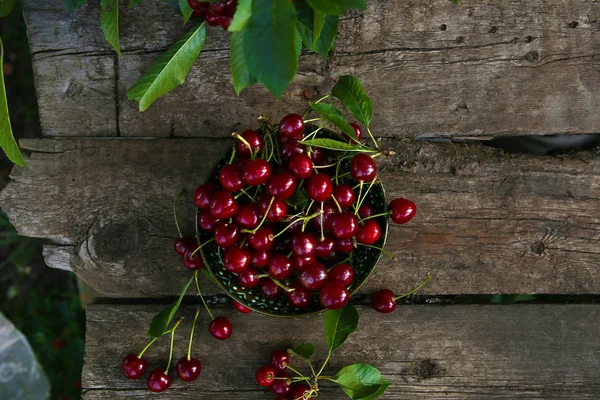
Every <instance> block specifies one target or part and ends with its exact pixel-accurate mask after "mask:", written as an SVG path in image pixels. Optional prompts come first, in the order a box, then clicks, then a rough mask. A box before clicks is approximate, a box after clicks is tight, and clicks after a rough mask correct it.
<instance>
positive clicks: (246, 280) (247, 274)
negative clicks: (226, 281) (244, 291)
mask: <svg viewBox="0 0 600 400" xmlns="http://www.w3.org/2000/svg"><path fill="white" fill-rule="evenodd" d="M258 275H259V272H258V270H256V269H255V268H248V269H246V270H245V271H242V272H240V273H239V275H238V282H239V284H240V285H241V286H243V287H245V288H253V287H257V286H258V284H259V283H260V278H259V277H258Z"/></svg>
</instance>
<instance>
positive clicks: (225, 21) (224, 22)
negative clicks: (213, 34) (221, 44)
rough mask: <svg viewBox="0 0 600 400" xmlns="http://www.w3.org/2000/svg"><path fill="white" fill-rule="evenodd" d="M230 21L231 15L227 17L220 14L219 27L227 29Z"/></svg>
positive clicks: (231, 19)
mask: <svg viewBox="0 0 600 400" xmlns="http://www.w3.org/2000/svg"><path fill="white" fill-rule="evenodd" d="M231 21H233V18H232V17H228V16H224V15H223V16H221V28H223V29H224V30H227V29H229V26H230V25H231Z"/></svg>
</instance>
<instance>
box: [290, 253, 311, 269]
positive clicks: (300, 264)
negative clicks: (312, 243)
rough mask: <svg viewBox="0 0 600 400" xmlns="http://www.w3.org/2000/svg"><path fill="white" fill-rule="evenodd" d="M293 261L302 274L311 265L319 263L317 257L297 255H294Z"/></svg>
mask: <svg viewBox="0 0 600 400" xmlns="http://www.w3.org/2000/svg"><path fill="white" fill-rule="evenodd" d="M292 261H293V262H294V265H295V266H296V269H297V270H298V271H300V272H302V271H304V269H305V268H306V267H308V266H309V265H311V264H314V263H315V262H316V261H317V259H316V258H315V256H309V257H298V256H297V255H294V256H293V257H292Z"/></svg>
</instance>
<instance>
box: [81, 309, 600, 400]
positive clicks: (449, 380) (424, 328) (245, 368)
mask: <svg viewBox="0 0 600 400" xmlns="http://www.w3.org/2000/svg"><path fill="white" fill-rule="evenodd" d="M160 309H161V307H159V306H152V305H146V306H134V305H131V306H109V305H95V306H91V307H90V308H88V311H87V333H86V351H85V353H86V359H85V365H84V370H83V391H84V394H83V398H84V399H86V400H92V399H94V400H95V399H109V398H113V399H114V398H119V399H120V398H136V399H144V398H149V397H150V393H149V391H148V390H147V389H145V381H144V379H142V380H140V381H130V380H128V379H126V378H125V377H123V376H122V374H121V372H120V360H121V359H122V357H123V356H124V355H125V354H127V353H128V352H138V351H139V350H140V349H141V348H143V346H144V345H145V343H146V342H147V338H145V337H144V335H145V331H146V329H147V326H148V324H149V322H150V320H151V318H152V316H153V315H154V313H156V312H158V311H159V310H160ZM359 309H360V314H361V321H360V324H359V328H358V330H357V332H356V333H354V334H353V335H351V336H350V338H349V339H348V341H347V342H346V344H345V345H344V346H342V347H341V348H340V349H339V350H338V352H337V353H335V355H334V356H333V357H332V360H331V364H330V366H329V367H327V368H326V369H325V374H327V375H332V374H335V372H337V370H338V369H340V368H341V367H343V366H345V365H349V364H353V363H356V362H366V363H370V364H372V365H374V366H376V367H377V368H379V369H380V370H381V372H382V373H383V375H384V376H385V377H386V378H387V379H388V380H390V381H391V382H392V386H391V387H390V389H389V390H388V392H387V393H386V394H385V395H384V396H382V397H381V399H407V398H410V399H442V398H443V399H457V400H458V399H460V400H463V399H492V398H493V399H593V398H598V395H599V393H600V384H599V383H598V382H600V373H599V372H598V370H599V369H598V367H599V362H598V359H599V357H600V344H599V343H598V340H597V337H598V334H599V333H600V325H599V323H598V321H599V317H600V309H598V307H596V306H594V305H520V306H402V307H399V308H398V309H397V310H396V312H395V313H394V314H389V315H382V314H377V313H376V312H374V311H372V310H370V309H368V308H366V307H359ZM216 314H217V315H225V316H227V317H228V318H230V319H231V321H232V324H233V327H234V328H233V329H234V331H233V336H232V337H231V339H230V340H229V341H227V342H219V341H217V340H215V339H213V338H212V337H211V336H210V334H209V333H208V329H207V324H208V321H207V318H208V316H207V315H206V313H203V314H201V317H200V319H199V325H198V328H197V329H196V334H195V339H194V348H193V354H195V356H196V357H198V358H199V359H200V360H201V362H202V363H203V372H202V374H201V375H200V378H199V379H198V381H196V382H194V383H191V384H186V383H182V382H181V381H179V380H177V379H175V380H174V383H173V386H172V390H170V392H169V395H168V397H169V399H175V400H177V399H191V398H205V397H206V398H211V399H218V400H220V399H223V400H225V399H235V400H237V399H240V400H241V399H248V400H254V399H264V398H273V396H272V395H271V394H270V393H269V392H267V391H265V390H262V389H261V388H260V387H259V386H258V385H257V384H256V383H255V381H254V373H255V371H256V369H257V368H258V367H260V366H262V365H265V364H266V363H267V362H268V357H269V354H270V353H271V351H273V350H276V349H278V348H286V347H288V346H294V345H298V344H300V343H305V342H307V341H308V342H312V343H314V344H315V345H317V353H316V355H315V360H323V358H324V337H323V324H322V317H321V316H317V317H311V318H309V319H301V320H285V319H276V318H273V317H265V316H261V315H257V314H248V315H241V314H239V313H237V312H236V311H233V310H232V309H231V307H230V306H227V307H225V306H220V307H217V308H216ZM181 315H184V316H185V317H186V320H185V321H184V323H183V324H182V326H181V327H180V329H179V330H178V332H177V335H176V341H175V343H176V345H175V351H174V357H175V359H176V360H177V359H178V358H179V357H182V356H184V354H185V352H186V351H187V343H188V342H187V340H188V337H189V336H188V335H189V327H190V325H191V320H192V318H193V308H188V309H187V311H185V312H182V313H181ZM147 358H148V360H149V365H148V369H149V370H151V369H153V368H158V367H160V368H164V367H165V365H166V360H167V358H168V340H167V338H165V339H163V340H162V341H159V342H157V344H156V346H155V347H153V348H151V349H150V350H149V351H148V353H147ZM293 365H294V366H297V367H298V368H300V369H302V370H304V367H305V365H302V364H301V363H300V362H298V361H294V362H293ZM323 392H324V393H322V395H324V397H325V398H327V399H343V398H347V397H345V396H344V395H343V392H341V391H340V390H337V389H336V388H335V387H334V386H331V385H329V384H323Z"/></svg>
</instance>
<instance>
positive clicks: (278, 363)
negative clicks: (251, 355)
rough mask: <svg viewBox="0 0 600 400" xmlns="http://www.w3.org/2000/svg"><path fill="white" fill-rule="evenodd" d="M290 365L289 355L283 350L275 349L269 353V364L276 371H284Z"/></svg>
mask: <svg viewBox="0 0 600 400" xmlns="http://www.w3.org/2000/svg"><path fill="white" fill-rule="evenodd" d="M288 365H290V355H289V354H288V352H287V351H285V350H275V351H274V352H272V353H271V366H272V367H273V368H275V370H276V371H284V370H285V369H286V367H287V366H288Z"/></svg>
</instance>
